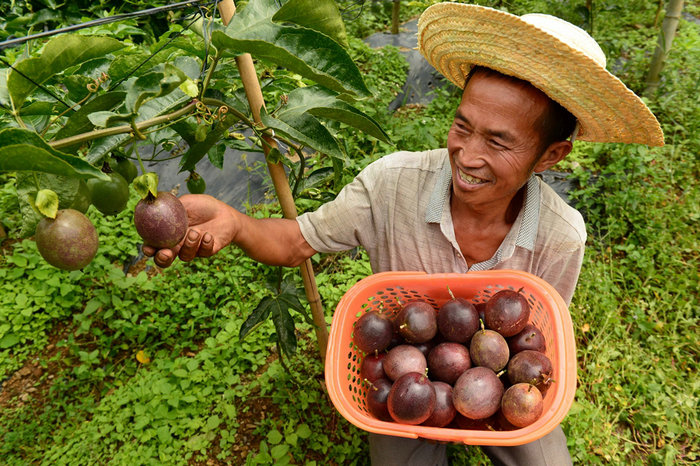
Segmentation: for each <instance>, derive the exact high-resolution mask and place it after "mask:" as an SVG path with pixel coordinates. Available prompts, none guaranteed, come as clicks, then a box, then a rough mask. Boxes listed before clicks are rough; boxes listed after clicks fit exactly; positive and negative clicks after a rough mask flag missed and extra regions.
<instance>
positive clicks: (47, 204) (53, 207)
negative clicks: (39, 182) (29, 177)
mask: <svg viewBox="0 0 700 466" xmlns="http://www.w3.org/2000/svg"><path fill="white" fill-rule="evenodd" d="M34 206H35V207H36V209H37V210H38V211H39V212H41V213H42V214H44V215H45V216H47V217H49V218H56V212H58V194H56V193H55V192H53V191H52V190H50V189H42V190H40V191H39V192H38V193H36V199H35V200H34Z"/></svg>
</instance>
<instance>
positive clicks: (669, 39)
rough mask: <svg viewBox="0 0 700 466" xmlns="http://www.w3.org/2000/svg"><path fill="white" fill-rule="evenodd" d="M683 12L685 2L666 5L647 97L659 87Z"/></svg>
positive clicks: (648, 79) (673, 0)
mask: <svg viewBox="0 0 700 466" xmlns="http://www.w3.org/2000/svg"><path fill="white" fill-rule="evenodd" d="M682 10H683V0H669V2H668V5H666V16H664V21H663V23H662V26H661V32H660V33H659V41H658V43H657V44H656V50H654V58H652V60H651V64H650V65H649V74H647V80H646V89H644V95H645V96H647V97H651V96H652V95H654V93H655V92H656V89H657V88H658V87H659V78H660V76H661V69H662V68H663V66H664V61H665V60H666V57H667V56H668V53H669V52H670V51H671V45H672V44H673V38H674V37H675V36H676V28H678V22H679V21H680V19H681V11H682Z"/></svg>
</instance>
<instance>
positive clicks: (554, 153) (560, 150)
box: [534, 141, 573, 173]
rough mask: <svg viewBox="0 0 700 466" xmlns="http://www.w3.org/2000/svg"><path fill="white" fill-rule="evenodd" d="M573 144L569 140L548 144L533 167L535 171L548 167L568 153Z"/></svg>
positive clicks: (538, 171) (541, 170)
mask: <svg viewBox="0 0 700 466" xmlns="http://www.w3.org/2000/svg"><path fill="white" fill-rule="evenodd" d="M572 148H573V145H572V144H571V141H557V142H553V143H552V144H550V145H549V147H547V148H546V149H545V151H544V153H543V154H542V156H541V157H540V159H539V160H538V161H537V163H536V164H535V167H534V171H535V172H536V173H540V172H543V171H545V170H548V169H550V168H551V167H553V166H554V165H556V164H557V163H559V162H560V161H561V160H562V159H563V158H564V157H566V156H567V155H569V152H571V149H572Z"/></svg>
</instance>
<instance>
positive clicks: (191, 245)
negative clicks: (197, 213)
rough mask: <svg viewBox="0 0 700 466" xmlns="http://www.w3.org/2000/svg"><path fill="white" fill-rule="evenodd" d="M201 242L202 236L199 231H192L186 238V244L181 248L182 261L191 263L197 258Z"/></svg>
mask: <svg viewBox="0 0 700 466" xmlns="http://www.w3.org/2000/svg"><path fill="white" fill-rule="evenodd" d="M200 240H201V235H200V233H199V232H198V231H197V230H190V231H188V232H187V235H186V236H185V242H184V243H183V244H182V247H181V248H180V254H179V255H178V256H179V257H180V260H182V261H185V262H189V261H191V260H192V259H194V258H195V257H197V250H198V249H199V242H200Z"/></svg>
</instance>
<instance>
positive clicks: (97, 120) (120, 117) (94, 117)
mask: <svg viewBox="0 0 700 466" xmlns="http://www.w3.org/2000/svg"><path fill="white" fill-rule="evenodd" d="M133 115H134V114H133V113H128V114H121V113H115V112H110V111H107V110H103V111H99V112H93V113H91V114H90V115H88V120H90V123H92V124H93V125H95V126H97V127H101V128H106V127H108V126H112V125H120V124H124V123H128V122H129V121H130V120H131V118H132V117H133Z"/></svg>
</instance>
